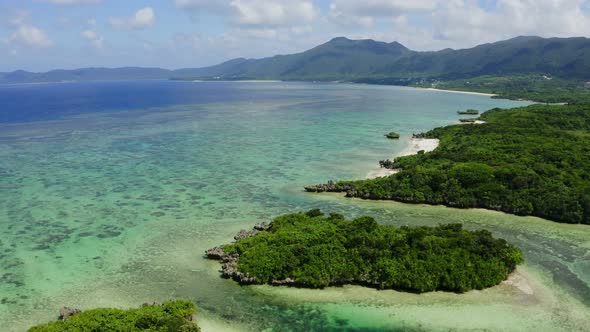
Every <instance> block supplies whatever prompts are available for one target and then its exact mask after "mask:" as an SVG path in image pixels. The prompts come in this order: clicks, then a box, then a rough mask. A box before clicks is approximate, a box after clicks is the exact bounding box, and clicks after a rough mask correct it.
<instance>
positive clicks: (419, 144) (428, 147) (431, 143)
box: [366, 138, 440, 179]
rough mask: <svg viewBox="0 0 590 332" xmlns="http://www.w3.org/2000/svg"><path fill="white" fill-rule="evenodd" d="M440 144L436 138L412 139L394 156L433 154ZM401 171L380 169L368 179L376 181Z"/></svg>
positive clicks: (371, 172) (373, 172)
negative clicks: (420, 152)
mask: <svg viewBox="0 0 590 332" xmlns="http://www.w3.org/2000/svg"><path fill="white" fill-rule="evenodd" d="M439 143H440V141H439V140H438V139H436V138H411V139H410V140H409V141H408V143H407V145H406V147H405V148H404V149H403V150H402V151H401V152H400V153H398V154H396V155H394V156H393V158H397V157H405V156H411V155H414V154H418V151H424V152H431V151H434V150H435V149H436V148H437V147H438V145H439ZM399 171H400V170H399V169H388V168H380V169H378V170H374V171H370V172H369V173H368V174H367V176H366V178H367V179H376V178H380V177H384V176H389V175H392V174H395V173H398V172H399Z"/></svg>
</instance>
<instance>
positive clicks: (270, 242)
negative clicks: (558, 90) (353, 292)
mask: <svg viewBox="0 0 590 332" xmlns="http://www.w3.org/2000/svg"><path fill="white" fill-rule="evenodd" d="M235 239H236V241H235V242H234V243H232V244H228V245H224V246H220V247H216V248H212V249H209V250H208V251H207V252H206V256H207V257H208V258H210V259H216V260H220V261H221V262H222V270H221V272H222V275H223V276H224V277H226V278H232V279H234V280H236V281H238V282H240V283H241V284H271V285H288V286H296V287H306V288H323V287H327V286H340V285H345V284H356V285H362V286H367V287H372V288H377V289H395V290H401V291H408V292H415V293H423V292H431V291H438V290H440V291H450V292H457V293H462V292H466V291H469V290H472V289H484V288H487V287H492V286H494V285H497V284H499V283H500V282H502V281H504V280H506V279H507V277H508V275H509V274H510V273H511V272H513V271H514V269H515V268H516V266H517V265H518V264H520V263H522V262H523V256H522V252H521V251H520V250H519V249H518V248H517V247H515V246H513V245H511V244H509V243H507V242H506V241H505V240H503V239H496V238H494V237H493V236H492V234H491V233H490V232H488V231H486V230H477V231H468V230H464V229H463V228H462V225H461V224H449V225H439V226H436V227H426V226H421V227H408V226H402V227H396V226H393V225H380V224H378V223H377V222H376V221H375V219H373V218H372V217H368V216H364V217H358V218H355V219H354V220H351V221H348V220H346V219H345V218H344V216H342V215H341V214H337V213H330V214H328V215H325V214H324V213H323V212H321V211H320V210H318V209H314V210H310V211H308V212H305V213H292V214H286V215H282V216H279V217H277V218H275V219H274V220H273V221H272V222H271V223H270V224H258V225H256V226H255V229H254V230H253V231H241V232H240V233H239V234H238V235H237V236H236V237H235Z"/></svg>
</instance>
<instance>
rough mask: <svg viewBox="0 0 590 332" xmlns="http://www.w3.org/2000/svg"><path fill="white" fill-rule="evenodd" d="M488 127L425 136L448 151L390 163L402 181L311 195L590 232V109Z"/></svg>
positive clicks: (500, 114) (526, 113)
mask: <svg viewBox="0 0 590 332" xmlns="http://www.w3.org/2000/svg"><path fill="white" fill-rule="evenodd" d="M481 120H483V121H485V123H483V124H480V125H477V126H464V125H452V126H448V127H444V128H436V129H434V130H431V131H429V132H427V133H423V134H417V135H416V136H417V137H426V138H437V139H439V140H440V145H439V146H438V148H437V149H435V150H434V151H432V152H429V153H424V154H419V155H412V156H406V157H399V158H396V159H395V160H394V161H393V163H387V165H385V166H387V167H388V168H396V169H401V171H400V172H398V173H396V174H393V175H390V176H388V177H382V178H376V179H369V180H359V181H340V182H332V181H331V182H329V183H327V184H322V185H312V186H307V187H305V189H306V190H307V191H308V192H324V191H330V192H345V193H346V196H348V197H358V198H363V199H376V200H396V201H400V202H406V203H423V204H433V205H436V204H444V205H447V206H450V207H456V208H486V209H491V210H498V211H503V212H508V213H512V214H516V215H532V216H537V217H541V218H545V219H549V220H553V221H558V222H564V223H581V224H590V158H587V156H589V155H590V105H538V104H537V105H531V106H527V107H521V108H514V109H493V110H490V111H487V112H485V113H483V114H482V115H481ZM382 165H383V164H382Z"/></svg>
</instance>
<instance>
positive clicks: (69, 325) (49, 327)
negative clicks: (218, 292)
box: [29, 301, 200, 332]
mask: <svg viewBox="0 0 590 332" xmlns="http://www.w3.org/2000/svg"><path fill="white" fill-rule="evenodd" d="M195 310H196V309H195V305H194V304H193V303H192V302H189V301H169V302H166V303H164V304H162V305H144V306H142V307H141V308H138V309H128V310H122V309H114V308H101V309H93V310H88V311H83V312H81V313H79V314H76V315H74V316H72V317H70V318H69V319H68V320H66V321H55V322H51V323H47V324H44V325H39V326H35V327H32V328H31V329H30V330H29V331H30V332H62V331H63V332H67V331H71V332H84V331H88V332H91V331H92V332H99V331H118V332H133V331H151V332H176V331H178V332H198V331H200V329H199V327H198V326H197V325H196V324H194V323H193V322H191V321H189V317H190V316H191V315H192V314H193V313H194V312H195Z"/></svg>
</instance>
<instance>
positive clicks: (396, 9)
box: [330, 0, 441, 17]
mask: <svg viewBox="0 0 590 332" xmlns="http://www.w3.org/2000/svg"><path fill="white" fill-rule="evenodd" d="M439 3H441V0H412V1H408V0H363V1H358V0H333V1H332V3H331V4H330V10H331V11H338V12H341V13H345V14H348V15H352V16H370V17H379V16H398V15H402V14H407V13H409V12H428V11H432V10H434V9H435V8H436V7H437V5H438V4H439Z"/></svg>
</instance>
